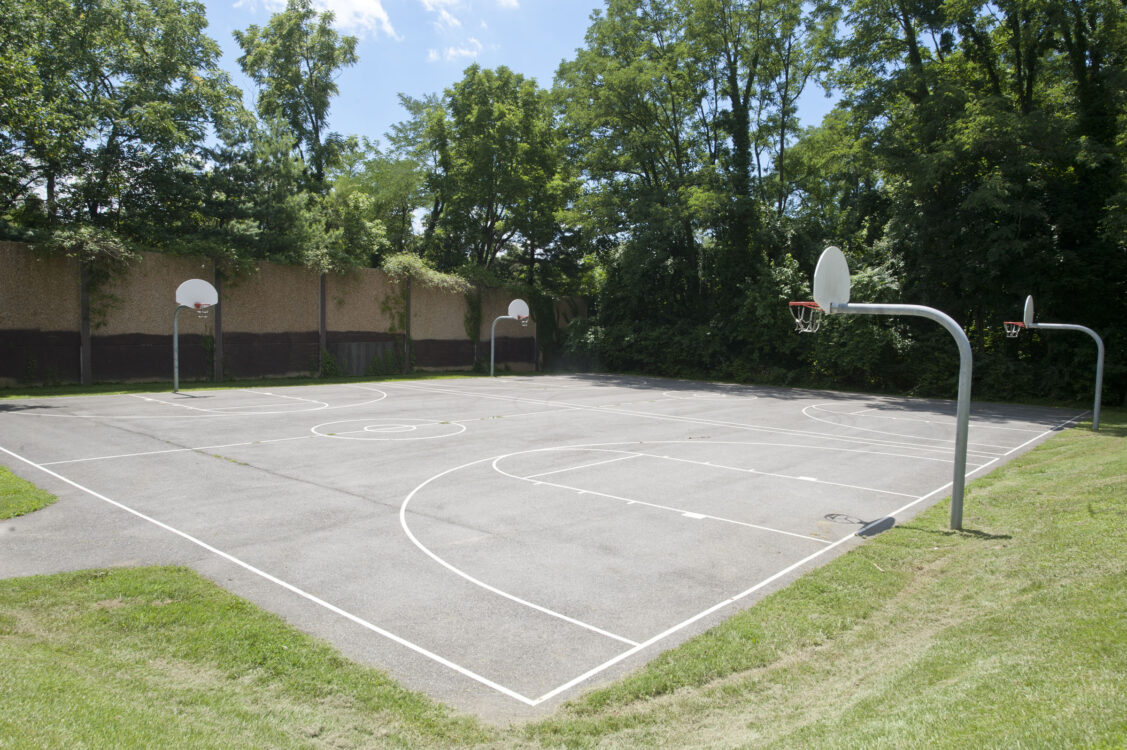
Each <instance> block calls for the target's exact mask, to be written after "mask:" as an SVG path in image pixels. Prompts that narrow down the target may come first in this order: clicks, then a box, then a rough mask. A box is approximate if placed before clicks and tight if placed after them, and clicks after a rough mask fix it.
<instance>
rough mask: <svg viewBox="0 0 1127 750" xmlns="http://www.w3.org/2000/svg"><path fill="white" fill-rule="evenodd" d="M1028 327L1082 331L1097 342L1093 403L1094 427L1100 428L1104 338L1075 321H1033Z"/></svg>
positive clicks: (1094, 428) (1095, 428)
mask: <svg viewBox="0 0 1127 750" xmlns="http://www.w3.org/2000/svg"><path fill="white" fill-rule="evenodd" d="M1026 328H1048V329H1049V330H1055V331H1080V332H1081V333H1086V334H1088V335H1089V336H1091V337H1092V338H1093V339H1094V340H1095V342H1096V400H1095V403H1094V404H1092V429H1093V430H1098V429H1100V401H1102V400H1103V396H1102V394H1103V388H1104V340H1103V339H1101V338H1100V336H1099V334H1097V333H1096V332H1095V331H1093V330H1092V329H1091V328H1088V327H1087V326H1080V325H1075V324H1073V323H1031V324H1030V325H1027V326H1026Z"/></svg>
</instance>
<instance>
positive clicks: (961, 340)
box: [829, 302, 1102, 530]
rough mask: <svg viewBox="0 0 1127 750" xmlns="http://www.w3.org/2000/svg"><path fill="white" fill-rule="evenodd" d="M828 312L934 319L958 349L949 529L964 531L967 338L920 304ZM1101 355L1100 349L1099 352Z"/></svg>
mask: <svg viewBox="0 0 1127 750" xmlns="http://www.w3.org/2000/svg"><path fill="white" fill-rule="evenodd" d="M829 311H830V312H831V313H852V314H854V315H912V316H915V317H919V318H928V319H929V320H934V321H936V322H937V323H939V324H940V325H942V326H943V327H944V328H946V329H947V332H948V333H950V334H951V336H952V337H953V338H954V339H955V343H956V344H957V345H958V347H959V396H958V407H957V409H956V416H955V471H954V476H953V477H952V479H951V528H952V529H956V530H959V529H962V528H963V489H964V487H965V485H966V473H967V435H968V433H969V432H970V386H971V369H972V367H973V362H972V356H971V351H970V339H968V338H967V334H966V332H965V331H964V330H963V329H962V327H961V326H960V325H959V324H958V323H956V322H955V321H954V319H953V318H952V317H951V316H950V315H948V314H947V313H944V312H940V311H939V310H936V309H935V308H932V307H924V306H923V305H873V304H855V303H851V302H835V303H833V304H832V305H830V310H829ZM1101 356H1102V349H1101Z"/></svg>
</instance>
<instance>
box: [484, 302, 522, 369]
mask: <svg viewBox="0 0 1127 750" xmlns="http://www.w3.org/2000/svg"><path fill="white" fill-rule="evenodd" d="M498 320H516V317H515V316H513V315H502V316H501V317H499V318H494V319H493V326H492V327H491V328H490V329H489V377H491V378H492V377H494V375H493V352H494V350H495V349H496V348H497V321H498Z"/></svg>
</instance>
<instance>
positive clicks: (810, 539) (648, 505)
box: [416, 448, 828, 544]
mask: <svg viewBox="0 0 1127 750" xmlns="http://www.w3.org/2000/svg"><path fill="white" fill-rule="evenodd" d="M537 450H552V449H551V448H547V449H537ZM524 452H525V451H518V452H517V453H507V454H505V455H504V456H498V457H497V458H495V459H493V470H494V471H496V472H497V473H498V474H500V475H502V476H506V477H510V478H512V479H520V480H522V481H527V482H532V483H533V484H537V485H547V486H548V487H555V488H557V489H561V490H569V491H571V492H579V493H582V494H584V495H595V496H596V497H605V498H607V499H608V500H620V501H622V502H624V503H626V504H627V505H641V506H643V507H646V508H655V509H657V510H666V511H669V512H671V513H677V514H678V515H682V516H683V515H685V514H686V513H692V512H694V511H687V510H685V509H684V508H674V507H673V506H670V505H661V504H659V503H650V502H646V501H645V500H635V499H634V498H630V497H623V496H621V495H612V494H610V493H609V492H599V491H598V490H589V489H586V488H584V487H573V486H571V485H570V484H557V483H556V482H541V481H540V480H538V479H529V478H528V477H522V476H517V475H516V474H510V473H509V472H507V471H505V470H504V469H502V468H501V467H499V466H498V465H497V462H498V461H501V460H502V459H505V458H509V457H510V456H517V455H520V454H521V453H524ZM528 452H533V451H528ZM643 455H649V454H643ZM485 460H487V461H488V460H489V459H485ZM474 463H478V462H477V461H475V462H474ZM467 465H468V464H467ZM459 468H464V467H459ZM416 489H417V488H416ZM702 517H703V518H710V519H712V520H713V521H720V522H721V523H730V524H733V525H735V526H746V527H747V528H751V529H758V530H760V531H769V532H771V533H772V534H783V535H785V536H793V537H796V538H798V539H805V540H806V541H808V542H817V543H818V544H828V542H827V541H826V540H825V539H818V538H817V537H813V536H806V535H805V534H796V533H794V532H793V531H783V530H782V529H775V528H772V527H770V526H760V525H759V524H755V523H748V522H747V521H737V520H735V519H733V518H724V517H723V516H713V515H704V516H702Z"/></svg>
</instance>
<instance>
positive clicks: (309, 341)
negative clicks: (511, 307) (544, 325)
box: [0, 243, 574, 386]
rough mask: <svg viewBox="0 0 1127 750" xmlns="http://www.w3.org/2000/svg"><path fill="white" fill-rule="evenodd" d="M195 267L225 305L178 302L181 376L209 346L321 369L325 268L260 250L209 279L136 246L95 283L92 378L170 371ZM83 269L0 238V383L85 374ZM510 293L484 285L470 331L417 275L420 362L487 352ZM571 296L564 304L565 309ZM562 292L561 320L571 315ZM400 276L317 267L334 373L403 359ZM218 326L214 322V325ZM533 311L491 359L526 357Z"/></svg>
mask: <svg viewBox="0 0 1127 750" xmlns="http://www.w3.org/2000/svg"><path fill="white" fill-rule="evenodd" d="M189 278H199V279H204V280H205V281H208V282H211V283H213V284H215V286H216V287H217V288H218V290H219V307H218V308H217V309H215V310H212V311H211V313H210V314H209V315H208V316H207V317H206V318H205V319H201V318H199V317H197V315H196V314H195V313H194V312H192V311H189V310H182V311H181V312H180V313H179V315H178V326H179V332H180V337H179V343H180V368H181V369H180V374H181V379H182V380H184V381H190V380H194V379H207V378H210V377H211V374H212V372H213V369H214V367H213V356H214V355H213V353H219V354H221V355H222V370H223V374H224V376H225V377H233V378H248V377H262V376H280V375H299V374H309V373H312V372H316V370H317V367H318V361H319V354H320V335H321V331H320V310H321V280H320V277H319V276H318V275H317V274H316V273H314V272H312V271H310V270H308V269H305V268H300V267H295V266H277V265H274V264H271V263H261V264H259V265H258V267H257V268H256V269H255V270H253V271H250V272H247V273H245V274H242V275H240V276H237V277H233V278H224V279H216V276H215V270H214V265H213V263H212V261H211V260H210V259H206V258H198V257H178V256H170V255H162V254H156V253H142V254H141V259H140V261H138V262H137V263H135V264H134V265H133V266H131V267H130V269H129V270H128V272H126V273H124V274H121V275H119V276H117V277H115V278H114V279H112V280H111V281H110V282H109V283H108V284H106V285H105V286H104V287H102V288H101V289H97V290H94V292H93V293H92V294H91V295H90V297H91V301H90V310H91V355H92V356H91V362H92V369H93V378H94V380H95V381H129V380H163V379H166V378H167V379H169V380H171V372H172V321H173V314H174V311H175V309H176V302H175V291H176V288H177V287H178V286H179V285H180V283H181V282H183V281H185V280H186V279H189ZM79 286H80V281H79V268H78V264H77V263H76V262H75V261H72V260H68V259H63V258H52V257H46V256H43V255H42V254H39V253H33V252H32V251H31V250H30V249H29V248H28V247H27V246H25V245H22V244H19V243H0V386H3V385H14V384H16V383H36V382H76V381H77V380H78V379H79V377H80V366H79V360H80V348H81V342H80V338H81V337H80V333H79V330H80V326H81V316H82V311H81V306H80V293H79V292H80V289H79ZM512 297H513V295H512V294H511V293H509V292H506V291H504V290H497V289H494V290H487V291H486V292H485V293H484V295H483V299H482V319H481V326H480V328H479V331H478V336H479V343H478V346H477V348H476V350H475V347H474V344H473V342H472V341H471V339H470V337H469V336H468V335H467V334H466V314H467V311H468V306H467V305H468V303H467V300H466V297H465V295H464V294H462V293H461V292H453V293H451V292H445V291H441V290H437V289H431V288H427V287H422V286H419V285H414V286H413V287H412V290H411V338H412V346H411V353H412V358H413V363H414V366H416V367H418V368H421V369H469V368H471V367H472V366H473V364H474V361H475V358H476V359H477V360H478V361H480V362H484V363H485V364H486V366H488V358H489V334H490V326H491V325H492V323H493V320H494V319H495V318H496V317H498V316H500V315H506V314H507V309H508V304H509V302H510V301H511V299H512ZM573 307H574V305H570V306H566V309H567V310H570V309H571V308H573ZM561 309H563V308H561V307H560V306H559V305H557V321H556V322H557V325H560V324H564V325H566V320H565V319H564V318H567V317H568V315H567V314H564V315H562V316H561V312H560V310H561ZM405 323H406V320H405V317H404V297H403V287H402V285H401V284H399V283H396V282H393V281H391V280H390V279H388V278H387V277H386V276H385V275H384V274H383V272H381V271H378V270H375V269H359V270H356V271H352V272H350V273H347V274H341V275H338V274H329V275H327V276H326V278H325V324H326V326H325V327H326V331H325V341H326V349H327V350H328V352H329V354H330V355H331V362H330V364H332V365H333V366H335V367H336V368H337V371H338V372H340V373H341V374H352V375H363V374H369V375H384V374H391V373H392V372H398V371H401V370H402V367H403V357H404V352H405V345H404V344H405V341H404V334H405V332H404V330H403V328H404V325H405ZM217 333H219V334H221V335H220V336H217V335H216V334H217ZM535 360H536V324H535V323H530V324H529V326H528V327H527V328H522V327H521V326H519V325H517V324H516V323H515V322H514V321H501V322H499V323H498V325H497V358H496V361H497V366H498V367H509V368H510V369H514V370H528V369H533V368H534V366H535V364H534V363H535Z"/></svg>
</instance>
